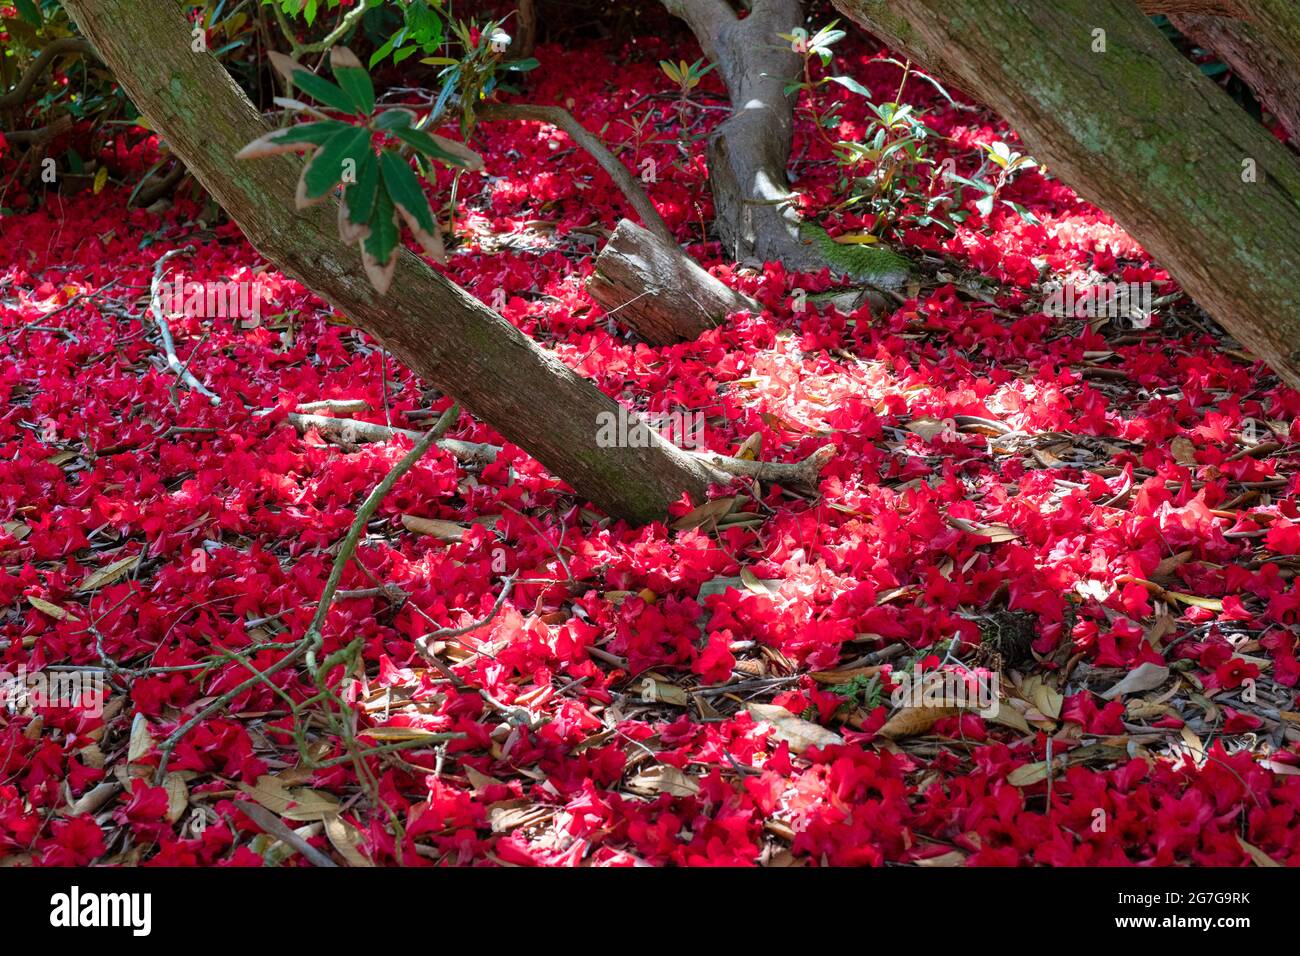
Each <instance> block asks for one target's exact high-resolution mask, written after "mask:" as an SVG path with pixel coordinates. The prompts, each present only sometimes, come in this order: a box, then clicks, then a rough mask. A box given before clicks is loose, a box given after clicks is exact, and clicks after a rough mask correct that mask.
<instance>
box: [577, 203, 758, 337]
mask: <svg viewBox="0 0 1300 956" xmlns="http://www.w3.org/2000/svg"><path fill="white" fill-rule="evenodd" d="M587 291H588V292H589V293H591V297H592V298H593V299H595V300H596V301H597V302H599V303H600V305H601V307H602V308H603V309H604V310H605V312H606V313H607V314H608V315H611V316H617V319H618V321H619V322H620V323H622V324H623V325H626V326H627V327H628V328H630V329H631V330H632V331H634V332H635V333H636V334H637V335H639V336H640V337H641V338H643V339H644V340H645V341H647V342H649V343H650V344H651V345H671V344H672V343H674V342H682V341H689V340H690V339H694V338H697V337H698V336H699V335H700V334H701V333H702V332H706V331H708V330H709V329H711V328H713V327H714V326H717V325H721V324H722V322H723V321H724V320H725V319H726V318H727V316H728V315H730V314H731V313H733V312H744V311H750V312H757V311H758V310H759V305H758V303H757V302H755V301H754V300H753V299H751V298H749V297H748V296H745V295H741V294H740V293H739V292H736V291H735V290H733V289H731V288H729V287H728V286H727V285H726V284H725V283H723V282H722V281H721V280H719V279H715V278H714V277H713V276H711V275H709V274H708V273H707V272H705V271H704V270H703V269H701V268H700V267H699V266H698V265H696V264H695V262H694V261H693V260H692V259H691V258H690V257H689V256H687V255H686V253H684V252H682V250H681V249H680V248H679V247H678V246H677V244H676V243H669V242H665V241H664V240H663V239H660V238H659V237H658V236H656V235H654V234H653V233H652V232H650V231H649V230H647V229H642V228H641V227H640V226H638V225H637V224H636V223H634V222H631V221H629V220H627V219H624V220H623V221H622V222H620V223H619V224H618V228H617V229H615V230H614V235H612V236H611V237H610V239H609V242H607V243H606V244H605V248H604V249H602V250H601V253H600V255H599V256H597V257H596V271H595V272H593V273H592V274H591V277H590V278H589V279H588V280H587Z"/></svg>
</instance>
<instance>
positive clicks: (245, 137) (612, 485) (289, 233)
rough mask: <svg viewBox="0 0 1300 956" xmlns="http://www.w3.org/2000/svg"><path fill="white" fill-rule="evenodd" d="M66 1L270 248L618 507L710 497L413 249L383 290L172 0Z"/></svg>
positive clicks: (685, 468) (663, 450) (487, 415)
mask: <svg viewBox="0 0 1300 956" xmlns="http://www.w3.org/2000/svg"><path fill="white" fill-rule="evenodd" d="M64 7H65V8H66V9H67V10H68V12H69V13H70V14H71V15H72V17H73V18H74V19H75V20H76V22H77V25H78V26H79V27H80V28H81V31H82V33H84V34H85V35H86V37H87V38H88V39H90V41H91V42H92V43H93V44H94V45H95V48H96V49H97V50H98V52H99V54H100V56H101V57H102V58H103V60H104V62H105V63H107V64H108V65H109V66H110V67H111V68H112V70H113V72H114V74H115V75H116V77H117V80H118V82H120V83H121V84H122V87H123V89H124V90H125V91H126V93H127V95H128V96H130V98H131V100H132V102H134V103H135V105H136V106H137V107H138V108H139V110H140V111H141V113H143V114H144V115H145V116H146V117H147V118H148V120H149V122H150V124H151V126H152V128H153V129H155V130H157V131H158V133H159V134H160V135H161V136H163V137H164V138H165V139H166V140H167V144H168V146H169V147H170V148H171V150H172V151H173V152H174V153H175V154H176V155H177V156H179V157H180V158H181V159H182V160H183V161H184V162H185V164H186V165H187V166H188V167H189V168H190V170H191V171H193V173H194V174H195V176H197V177H198V179H199V181H200V182H202V184H203V185H204V187H205V188H206V189H207V190H208V192H209V193H211V194H212V196H213V197H214V198H215V199H216V200H217V202H219V203H220V204H221V206H222V207H223V208H224V209H225V210H226V211H227V212H228V213H229V214H230V216H231V218H232V219H234V220H235V222H237V223H238V224H239V225H240V227H241V228H242V229H243V231H244V234H245V235H246V236H247V237H248V240H249V242H251V243H252V244H253V246H254V247H256V248H257V250H258V251H259V252H261V253H262V255H264V256H265V257H266V258H267V259H269V260H270V261H271V262H273V263H275V264H276V265H277V266H279V267H280V268H281V269H283V270H284V271H285V272H286V273H288V274H290V275H293V276H294V277H296V278H298V279H299V280H301V281H302V282H303V283H304V284H305V285H307V286H308V287H309V288H311V289H312V291H313V292H315V293H316V294H317V295H319V296H320V297H321V298H323V299H325V300H326V301H327V302H329V303H330V304H331V305H332V306H334V307H335V308H337V309H338V310H339V311H340V312H342V313H344V314H346V315H348V316H349V317H351V318H352V320H353V321H355V322H356V323H357V324H358V325H359V326H361V327H362V328H364V329H366V330H367V331H368V332H370V333H372V334H373V335H375V336H376V337H377V338H378V339H379V340H380V341H381V342H382V343H383V344H384V346H385V347H387V348H388V349H389V350H391V351H392V352H393V354H394V355H396V356H397V357H398V358H399V359H400V360H401V361H403V362H405V363H406V364H407V365H409V366H410V367H411V368H412V369H413V370H414V371H416V372H417V373H418V374H419V375H421V376H422V377H423V378H424V379H426V380H427V381H428V382H429V383H430V384H432V385H435V386H436V387H438V388H439V389H441V390H442V391H444V392H446V393H448V394H450V395H452V396H454V397H455V398H456V399H457V400H458V401H460V402H461V404H462V405H463V406H464V407H465V408H466V409H467V410H469V411H470V412H471V413H472V414H474V415H476V416H477V417H479V418H480V419H481V420H483V421H485V422H487V423H488V424H489V425H491V426H492V427H493V428H495V429H496V430H497V431H498V432H500V433H501V434H502V435H504V436H505V437H506V438H507V439H508V440H510V441H512V442H514V443H515V444H517V445H519V446H520V447H522V448H524V449H525V450H527V451H528V452H529V453H530V454H532V455H533V456H534V457H535V458H537V460H538V461H540V462H541V463H542V464H544V465H545V466H546V467H547V468H549V469H550V470H551V471H552V472H553V473H554V474H556V475H558V476H559V477H560V478H562V479H564V480H565V481H567V482H568V483H569V484H570V485H571V486H573V488H574V490H575V491H577V492H578V494H579V495H581V496H582V497H583V498H585V499H587V500H590V501H592V502H593V503H595V504H596V505H598V506H599V507H601V508H603V509H604V510H606V511H607V512H609V513H610V514H613V515H615V516H618V517H622V518H626V519H628V520H630V521H637V522H641V521H652V520H655V519H659V518H663V517H664V516H666V515H667V512H668V507H669V505H670V504H672V503H673V502H674V501H676V500H677V499H678V498H680V497H681V495H682V493H683V492H686V493H688V494H690V495H691V496H692V497H693V498H695V499H696V500H697V501H700V500H703V495H704V493H705V491H706V489H707V485H708V475H707V473H706V472H705V470H704V468H703V466H701V465H700V464H699V463H698V462H696V461H695V460H693V459H692V458H691V457H690V456H688V455H687V454H686V453H684V452H682V451H681V450H679V449H677V448H675V447H674V446H673V445H671V444H669V443H668V442H665V441H662V440H661V439H659V437H658V436H657V435H655V436H654V437H653V439H652V442H651V444H650V445H649V447H645V448H604V447H601V446H599V445H598V444H597V441H596V435H597V430H598V426H599V422H600V417H601V415H602V414H605V413H608V414H617V409H618V406H617V404H616V403H615V402H614V400H613V399H611V398H609V397H608V396H606V395H605V394H603V393H602V392H601V391H600V390H599V389H597V388H596V387H595V386H594V385H593V384H592V383H591V382H589V381H587V380H586V379H584V378H582V377H581V376H579V375H577V374H576V373H574V372H573V371H572V370H571V369H570V368H568V367H567V366H566V365H564V364H563V363H562V362H560V360H559V359H557V358H556V357H555V356H553V355H551V354H550V353H548V352H545V351H543V350H542V349H541V348H540V347H539V346H538V345H537V344H536V343H535V342H533V341H532V340H531V339H529V338H527V337H526V336H524V335H523V334H522V333H520V332H519V331H518V330H517V329H516V328H515V327H514V326H512V325H511V324H510V323H509V322H507V321H506V320H505V319H503V318H502V317H501V316H499V315H497V314H496V313H495V312H493V311H492V310H490V309H488V308H487V307H485V306H484V305H482V304H481V303H479V302H478V301H477V300H476V299H474V298H473V297H472V296H470V295H469V294H468V293H466V292H465V291H464V290H463V289H461V288H459V287H458V286H456V285H455V284H454V283H452V282H449V281H448V280H446V279H444V278H443V277H442V276H440V275H438V274H437V273H436V272H434V271H433V270H432V269H430V268H429V267H428V266H427V265H426V264H425V263H424V262H423V261H422V260H420V259H419V258H417V257H416V256H415V255H413V254H412V253H410V252H408V251H406V250H403V251H402V253H401V255H400V257H399V262H398V265H397V272H396V277H395V279H394V281H393V284H392V287H391V288H390V289H389V291H388V293H387V294H386V295H384V296H379V295H378V294H376V292H375V290H374V289H373V288H372V287H371V286H370V283H369V281H368V280H367V278H366V276H365V273H364V271H363V270H362V267H361V261H360V256H359V253H358V250H357V249H356V248H354V247H350V246H348V245H345V244H344V243H343V242H341V241H340V240H339V238H338V234H337V227H336V220H337V210H336V209H335V208H334V204H333V203H328V204H325V205H322V206H316V207H312V208H310V209H307V210H305V211H298V210H296V209H295V208H294V189H295V185H296V183H297V180H298V174H299V172H300V170H301V161H300V160H298V159H296V158H295V157H292V156H275V157H271V158H268V159H261V160H256V161H240V160H236V159H235V158H234V154H235V153H236V152H237V151H238V150H239V149H240V148H241V147H242V146H244V145H245V144H246V143H248V142H250V141H251V140H253V139H255V138H256V137H258V136H260V135H262V134H263V133H265V132H267V129H268V127H267V126H266V124H265V122H264V121H263V119H262V118H261V116H259V114H258V112H257V110H256V109H255V108H254V106H253V104H252V103H250V102H249V100H248V98H247V97H246V96H245V95H244V94H243V92H242V91H241V90H240V89H239V87H238V86H236V85H235V82H234V81H233V80H232V79H231V78H230V76H229V75H228V74H227V73H226V71H225V69H224V68H223V67H222V66H221V64H220V63H219V62H218V61H217V60H216V59H215V58H214V57H213V56H212V55H211V53H207V52H202V53H195V52H193V51H192V50H191V27H190V24H189V23H188V22H187V21H186V19H185V17H184V14H183V11H182V8H181V6H179V5H178V4H177V3H175V0H66V2H65V3H64ZM327 207H328V208H327Z"/></svg>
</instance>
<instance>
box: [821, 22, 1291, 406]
mask: <svg viewBox="0 0 1300 956" xmlns="http://www.w3.org/2000/svg"><path fill="white" fill-rule="evenodd" d="M1290 3H1291V0H1286V2H1285V3H1283V2H1280V0H1277V2H1275V0H1241V6H1242V7H1243V8H1246V7H1250V8H1251V9H1250V10H1248V11H1247V12H1248V13H1249V14H1250V15H1252V16H1253V17H1256V18H1258V17H1260V16H1264V15H1270V16H1273V17H1274V18H1275V19H1274V22H1275V24H1276V33H1275V34H1274V35H1275V37H1280V38H1281V39H1278V41H1277V42H1279V43H1285V42H1288V41H1287V39H1286V38H1287V37H1289V36H1293V35H1294V34H1293V33H1292V31H1291V29H1290V27H1289V25H1288V24H1290V23H1293V22H1294V21H1295V20H1296V19H1297V18H1296V15H1295V13H1294V10H1293V9H1292V10H1291V12H1290V14H1289V16H1290V19H1289V20H1285V19H1284V15H1285V14H1286V12H1287V7H1288V5H1289V4H1290ZM835 4H836V6H837V7H838V8H839V9H840V10H842V11H843V12H844V13H845V14H846V15H848V16H849V17H850V18H851V19H852V20H854V21H855V22H856V23H858V24H859V25H861V26H862V27H864V28H866V29H867V30H869V31H871V32H872V33H875V34H876V35H877V36H878V37H880V39H881V40H883V41H884V42H886V43H887V44H889V45H890V46H892V47H894V48H895V49H896V50H899V51H900V52H902V53H905V54H906V55H908V56H911V57H913V58H914V59H916V60H917V61H919V62H920V63H921V64H923V65H924V66H926V67H927V68H930V69H932V70H934V71H935V72H937V73H939V74H941V75H942V76H944V77H945V78H947V79H948V80H950V81H951V82H953V83H955V84H956V85H958V86H960V87H961V88H962V89H964V90H966V91H967V92H968V93H970V94H972V95H974V96H976V97H978V98H980V99H982V100H983V101H984V102H985V103H987V104H988V105H989V106H991V107H992V108H993V109H995V110H997V111H998V112H999V113H1001V114H1002V115H1003V116H1005V117H1006V118H1007V119H1008V120H1009V121H1010V122H1011V123H1012V125H1013V126H1015V128H1016V129H1017V130H1018V131H1019V132H1020V134H1021V136H1022V137H1023V138H1024V140H1025V143H1026V145H1027V146H1028V148H1029V150H1030V151H1031V152H1032V153H1033V154H1034V155H1035V156H1036V157H1037V158H1038V159H1040V160H1042V161H1044V162H1046V163H1047V164H1048V166H1049V167H1050V168H1051V170H1052V172H1053V173H1054V174H1055V175H1056V176H1058V177H1059V178H1060V179H1061V180H1062V181H1064V182H1066V183H1068V184H1069V185H1070V186H1072V187H1074V188H1075V189H1076V190H1077V191H1078V192H1079V194H1080V195H1082V196H1083V197H1085V198H1086V199H1088V200H1090V201H1092V202H1094V203H1096V204H1097V205H1098V206H1100V207H1101V208H1103V209H1104V210H1106V211H1107V212H1108V213H1110V214H1111V215H1112V216H1114V217H1115V219H1116V220H1117V221H1118V222H1119V223H1120V224H1121V225H1123V226H1124V228H1125V229H1127V230H1128V231H1129V232H1130V233H1132V235H1133V236H1134V237H1135V238H1137V239H1138V240H1139V241H1140V242H1142V243H1143V245H1144V246H1146V248H1147V249H1148V250H1149V251H1150V252H1151V253H1152V254H1153V255H1154V256H1155V257H1156V259H1157V260H1158V261H1159V262H1160V263H1161V264H1162V265H1163V266H1164V267H1165V268H1167V269H1168V270H1169V272H1170V273H1171V274H1172V275H1173V276H1174V277H1175V278H1176V279H1177V280H1178V281H1179V282H1180V283H1181V284H1182V286H1183V288H1184V289H1186V290H1187V292H1188V293H1189V294H1190V295H1192V296H1193V298H1195V299H1196V300H1197V302H1199V303H1200V305H1201V306H1202V307H1203V308H1205V309H1206V310H1207V311H1208V312H1209V313H1210V314H1211V315H1213V316H1214V318H1215V319H1216V320H1218V321H1219V322H1220V323H1221V324H1222V325H1223V326H1224V328H1226V329H1227V330H1228V331H1229V332H1231V333H1232V334H1233V335H1234V336H1235V337H1236V338H1237V339H1238V340H1239V341H1240V342H1241V343H1242V344H1244V345H1246V346H1247V347H1249V348H1250V349H1251V351H1253V352H1254V353H1255V354H1256V355H1258V356H1259V357H1260V358H1261V359H1263V360H1264V361H1266V362H1267V363H1269V365H1271V366H1272V367H1273V368H1274V369H1275V370H1276V371H1277V372H1278V374H1279V375H1280V376H1281V377H1282V378H1283V379H1284V380H1285V381H1286V382H1287V383H1288V384H1290V385H1292V386H1294V387H1300V283H1297V281H1296V276H1297V275H1298V274H1300V164H1298V163H1297V162H1296V160H1295V158H1294V157H1293V156H1292V155H1291V154H1290V153H1289V152H1288V151H1287V150H1286V148H1285V147H1283V146H1282V145H1281V144H1279V143H1278V142H1277V141H1276V140H1274V139H1273V138H1272V137H1271V136H1270V135H1269V134H1268V132H1267V131H1266V130H1264V129H1263V128H1262V127H1261V126H1260V125H1259V124H1258V123H1256V122H1255V121H1254V120H1253V119H1251V118H1250V117H1249V116H1248V115H1247V114H1246V113H1245V112H1244V111H1243V110H1241V109H1239V108H1238V107H1237V105H1236V104H1235V103H1233V102H1232V101H1231V100H1230V99H1229V98H1228V97H1227V96H1226V95H1225V94H1224V93H1223V92H1222V91H1221V90H1219V89H1218V88H1217V87H1216V86H1215V85H1214V84H1213V83H1212V82H1211V81H1209V80H1208V79H1206V78H1205V77H1203V76H1202V75H1201V74H1200V72H1199V71H1198V70H1197V68H1196V67H1195V66H1194V65H1192V64H1191V63H1189V62H1188V61H1187V60H1186V59H1184V58H1183V57H1182V56H1180V55H1179V54H1178V51H1177V50H1175V49H1174V48H1173V46H1172V45H1171V44H1170V43H1169V42H1168V41H1167V40H1166V39H1165V38H1164V37H1163V36H1162V35H1161V33H1160V31H1159V30H1157V29H1156V28H1155V27H1154V26H1153V25H1152V24H1151V22H1150V21H1149V20H1148V19H1147V17H1146V16H1145V15H1143V13H1142V12H1141V11H1140V10H1139V9H1138V8H1137V6H1136V5H1135V4H1133V3H1132V0H1054V2H1052V3H1022V2H1016V0H835ZM1098 31H1101V32H1098Z"/></svg>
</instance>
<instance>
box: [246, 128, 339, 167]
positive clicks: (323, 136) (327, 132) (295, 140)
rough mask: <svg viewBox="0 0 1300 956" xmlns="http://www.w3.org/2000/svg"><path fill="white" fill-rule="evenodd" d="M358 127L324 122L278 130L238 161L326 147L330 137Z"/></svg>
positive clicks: (249, 147) (249, 148)
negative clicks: (311, 147)
mask: <svg viewBox="0 0 1300 956" xmlns="http://www.w3.org/2000/svg"><path fill="white" fill-rule="evenodd" d="M355 128H356V127H353V126H349V125H348V124H347V123H340V122H339V121H338V120H322V121H321V122H319V123H300V124H299V125H297V126H290V127H288V128H287V129H277V130H275V131H274V132H271V133H267V134H266V135H265V136H259V137H258V138H257V139H255V140H253V141H252V142H251V143H249V144H248V145H247V146H245V147H244V148H243V149H241V150H240V151H239V152H238V153H236V154H235V158H236V159H260V158H262V157H263V156H274V155H276V154H278V153H289V152H294V151H295V150H300V149H305V148H307V147H308V146H324V145H325V143H326V142H328V141H329V139H330V137H332V136H336V135H338V134H339V133H341V132H346V131H347V130H350V129H355Z"/></svg>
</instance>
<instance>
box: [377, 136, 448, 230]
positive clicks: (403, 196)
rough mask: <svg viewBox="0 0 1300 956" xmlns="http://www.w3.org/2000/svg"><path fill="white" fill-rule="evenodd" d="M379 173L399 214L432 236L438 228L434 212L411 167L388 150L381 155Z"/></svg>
mask: <svg viewBox="0 0 1300 956" xmlns="http://www.w3.org/2000/svg"><path fill="white" fill-rule="evenodd" d="M379 171H380V172H381V173H382V174H383V177H384V188H385V189H386V190H387V191H388V195H389V196H390V197H391V198H392V200H393V205H394V206H395V207H396V208H397V210H398V212H401V213H402V214H403V218H407V219H410V220H412V221H413V223H414V225H415V226H416V227H418V228H419V229H420V230H423V231H424V232H425V233H427V234H429V235H432V234H433V232H434V230H435V229H436V228H437V227H436V226H435V225H434V222H433V211H432V210H431V209H429V200H428V199H427V198H425V195H424V190H423V189H422V188H421V187H420V181H419V180H418V179H416V178H415V173H413V172H411V167H410V166H408V165H407V164H406V161H405V160H404V159H402V157H401V156H398V155H397V154H396V153H394V152H393V151H392V150H388V149H386V150H384V151H383V152H382V153H380V154H379ZM412 231H415V230H414V229H413V230H412Z"/></svg>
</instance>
